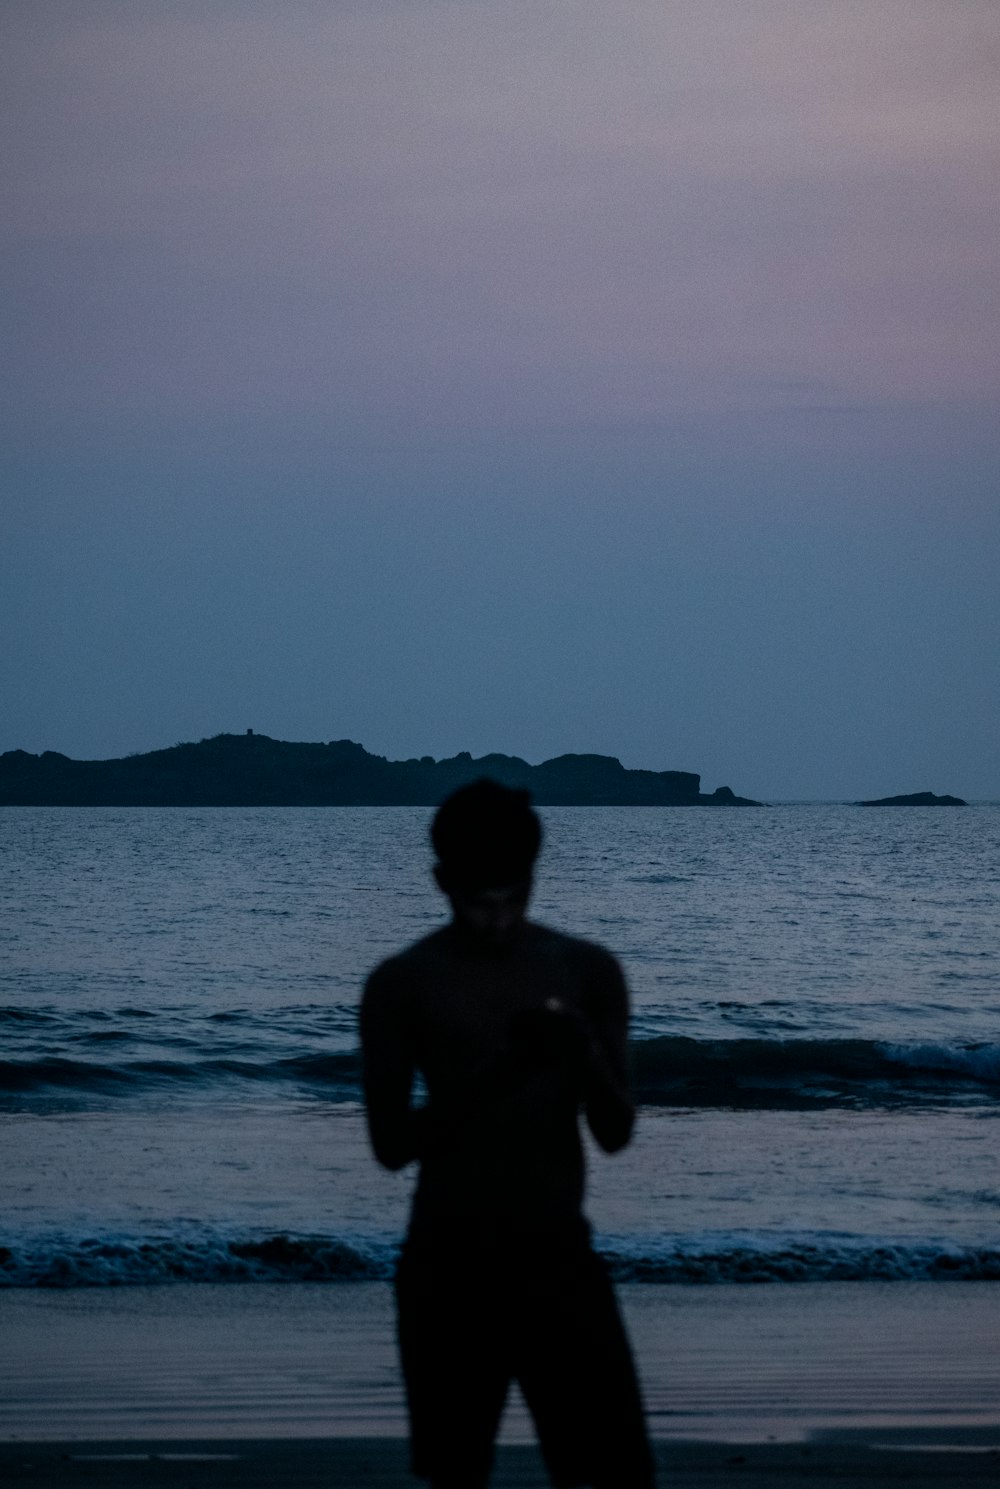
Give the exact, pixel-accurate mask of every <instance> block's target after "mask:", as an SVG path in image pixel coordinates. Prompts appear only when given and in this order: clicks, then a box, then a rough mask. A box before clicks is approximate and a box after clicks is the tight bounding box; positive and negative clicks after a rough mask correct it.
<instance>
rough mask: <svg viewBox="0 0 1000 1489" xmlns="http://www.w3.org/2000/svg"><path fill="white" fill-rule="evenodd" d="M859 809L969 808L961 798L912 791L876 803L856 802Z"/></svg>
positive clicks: (931, 792)
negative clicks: (908, 793) (907, 794)
mask: <svg viewBox="0 0 1000 1489" xmlns="http://www.w3.org/2000/svg"><path fill="white" fill-rule="evenodd" d="M854 805H855V806H858V807H967V806H968V805H969V803H968V802H967V801H963V800H962V798H961V797H960V796H935V795H934V792H933V791H912V792H911V793H910V795H909V796H879V797H878V798H877V799H876V800H874V801H856V802H855V803H854Z"/></svg>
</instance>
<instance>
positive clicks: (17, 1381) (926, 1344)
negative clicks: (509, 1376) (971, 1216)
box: [0, 1283, 1000, 1489]
mask: <svg viewBox="0 0 1000 1489" xmlns="http://www.w3.org/2000/svg"><path fill="white" fill-rule="evenodd" d="M621 1294H622V1302H623V1307H624V1310H625V1313H626V1315H627V1317H628V1320H629V1324H630V1327H631V1329H632V1333H633V1338H634V1341H635V1346H636V1350H637V1354H638V1356H639V1359H640V1364H641V1366H642V1370H643V1378H644V1384H645V1390H646V1398H647V1408H648V1412H649V1420H650V1426H651V1430H652V1433H653V1436H654V1438H655V1439H656V1452H657V1455H658V1459H659V1463H660V1466H661V1473H660V1480H661V1483H663V1484H664V1485H670V1486H672V1489H684V1486H686V1485H691V1486H694V1485H701V1486H705V1489H709V1486H715V1485H727V1486H730V1489H742V1486H751V1485H752V1486H758V1489H759V1486H762V1485H772V1484H777V1485H783V1486H787V1489H796V1486H798V1485H799V1484H816V1483H825V1482H831V1483H833V1482H836V1483H845V1484H846V1483H848V1482H850V1483H851V1484H853V1485H857V1486H859V1489H864V1486H865V1485H868V1484H871V1485H875V1484H882V1483H890V1484H916V1483H926V1484H936V1485H941V1486H947V1489H952V1486H954V1489H958V1486H962V1485H966V1484H976V1483H986V1482H993V1483H997V1482H1000V1380H998V1372H1000V1367H998V1365H997V1362H996V1358H995V1354H996V1351H995V1347H994V1341H995V1338H996V1330H995V1322H996V1318H997V1314H998V1311H1000V1287H998V1286H997V1285H995V1284H989V1283H986V1284H976V1285H962V1284H956V1285H951V1284H942V1285H939V1286H930V1287H929V1286H926V1285H924V1286H920V1285H913V1286H908V1285H906V1284H890V1285H885V1286H880V1285H877V1284H874V1285H873V1284H845V1285H838V1284H819V1285H809V1284H801V1285H798V1286H795V1287H788V1288H775V1287H768V1286H743V1287H739V1286H731V1287H713V1288H692V1287H658V1286H642V1285H632V1286H627V1287H623V1288H622V1289H621ZM0 1330H2V1333H3V1337H4V1340H5V1352H4V1353H5V1358H4V1361H3V1363H2V1365H0V1481H2V1482H4V1483H11V1484H17V1485H21V1484H24V1485H28V1484H31V1485H36V1486H38V1489H74V1486H77V1485H80V1486H84V1485H95V1486H105V1485H107V1486H120V1489H152V1486H159V1485H164V1486H169V1489H174V1486H176V1489H216V1486H218V1489H227V1486H232V1489H265V1486H266V1489H272V1486H278V1485H282V1486H285V1485H287V1486H293V1485H294V1486H300V1485H301V1486H309V1485H312V1484H316V1485H319V1484H321V1483H322V1484H323V1485H325V1486H328V1489H341V1486H342V1489H358V1486H362V1485H370V1486H373V1489H374V1486H385V1489H389V1486H403V1485H406V1484H410V1483H414V1484H415V1483H416V1482H417V1481H416V1480H413V1479H411V1477H410V1476H409V1473H408V1469H407V1445H406V1440H405V1431H406V1421H405V1413H404V1410H403V1402H402V1394H401V1391H400V1387H399V1379H398V1370H397V1366H396V1361H395V1351H394V1347H393V1342H392V1313H391V1296H390V1292H389V1289H388V1287H387V1286H385V1285H383V1284H371V1283H368V1284H357V1285H351V1284H344V1285H338V1286H333V1287H330V1286H325V1287H324V1286H322V1285H320V1286H308V1285H305V1286H299V1287H280V1286H278V1287H266V1286H260V1287H253V1288H246V1287H198V1286H184V1285H179V1286H176V1287H161V1288H121V1289H104V1288H101V1289H82V1290H71V1291H68V1292H67V1291H59V1290H53V1289H40V1290H11V1291H9V1292H7V1293H6V1294H5V1295H3V1296H0ZM493 1482H494V1485H495V1489H504V1486H515V1485H516V1486H519V1489H542V1486H544V1485H545V1484H546V1483H547V1478H546V1475H545V1473H544V1470H543V1468H542V1466H541V1464H540V1461H539V1459H538V1456H537V1453H536V1451H535V1448H534V1446H533V1443H532V1433H531V1426H530V1422H529V1421H528V1420H527V1417H526V1414H525V1412H524V1408H523V1406H522V1405H521V1403H520V1401H519V1400H518V1399H517V1397H516V1396H515V1397H514V1399H512V1401H511V1403H510V1405H509V1408H508V1412H507V1415H506V1418H505V1422H504V1427H503V1432H502V1438H501V1446H500V1449H499V1452H498V1457H497V1466H496V1471H495V1474H494V1481H493Z"/></svg>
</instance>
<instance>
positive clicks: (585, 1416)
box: [396, 1236, 653, 1489]
mask: <svg viewBox="0 0 1000 1489" xmlns="http://www.w3.org/2000/svg"><path fill="white" fill-rule="evenodd" d="M460 1245H461V1242H460V1240H459V1239H458V1238H456V1242H455V1245H454V1249H452V1250H447V1249H445V1248H442V1247H441V1246H440V1245H438V1244H435V1245H434V1246H433V1247H432V1246H431V1245H429V1244H428V1242H427V1241H426V1240H423V1239H421V1240H420V1241H416V1240H415V1239H413V1238H411V1239H410V1240H408V1241H407V1243H406V1246H405V1247H404V1249H403V1254H402V1257H401V1259H400V1263H399V1268H398V1271H397V1275H396V1301H397V1318H398V1328H399V1347H400V1355H401V1359H402V1366H403V1375H404V1379H405V1382H406V1393H407V1404H408V1407H409V1413H410V1434H411V1436H410V1441H411V1453H412V1467H413V1472H414V1473H415V1474H416V1475H417V1476H418V1477H420V1478H425V1479H430V1480H431V1481H432V1483H433V1484H434V1485H435V1486H442V1489H443V1486H448V1485H454V1486H456V1489H459V1486H460V1489H479V1486H481V1485H485V1484H486V1483H487V1481H488V1479H489V1474H490V1469H491V1467H492V1463H493V1443H494V1439H495V1437H496V1433H497V1428H498V1426H499V1422H500V1417H501V1414H502V1412H503V1407H504V1402H505V1400H506V1397H507V1392H508V1389H509V1386H510V1383H511V1381H517V1383H518V1384H519V1386H520V1388H521V1392H522V1394H523V1396H524V1399H525V1401H526V1403H527V1405H528V1409H529V1410H530V1412H531V1415H532V1418H533V1419H534V1423H535V1429H536V1431H537V1433H538V1441H539V1446H540V1448H541V1451H542V1456H543V1458H544V1459H545V1463H546V1466H547V1468H548V1471H549V1475H550V1477H551V1479H552V1483H553V1484H554V1485H557V1486H561V1489H570V1486H576V1485H597V1486H601V1489H610V1486H612V1485H614V1486H616V1489H648V1486H651V1485H652V1483H653V1467H652V1457H651V1453H650V1449H649V1443H648V1439H647V1436H646V1428H645V1422H644V1418H643V1411H642V1402H641V1399H640V1395H639V1387H638V1382H637V1380H636V1375H635V1369H634V1366H633V1363H632V1355H631V1351H630V1349H629V1344H628V1339H627V1338H626V1335H625V1330H624V1327H623V1325H622V1321H621V1318H620V1316H619V1313H618V1307H617V1304H616V1302H615V1297H614V1293H613V1291H612V1287H611V1282H610V1279H609V1278H608V1275H607V1271H606V1268H605V1266H604V1263H603V1261H602V1260H601V1259H600V1257H598V1256H596V1255H595V1254H594V1252H593V1251H592V1250H591V1249H590V1245H589V1240H588V1239H587V1238H586V1237H585V1236H583V1237H581V1238H579V1239H578V1238H577V1237H576V1236H574V1237H573V1239H572V1241H571V1242H570V1243H569V1244H566V1243H565V1242H564V1241H563V1242H560V1243H559V1244H555V1243H553V1242H552V1241H550V1240H549V1239H548V1238H546V1241H545V1242H543V1243H541V1244H538V1243H537V1240H536V1244H532V1243H531V1242H530V1241H522V1242H521V1244H519V1245H511V1244H500V1243H499V1242H495V1243H492V1244H485V1245H484V1244H478V1245H476V1246H475V1248H474V1249H473V1250H471V1251H468V1250H466V1251H461V1250H460Z"/></svg>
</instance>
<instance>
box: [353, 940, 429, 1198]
mask: <svg viewBox="0 0 1000 1489" xmlns="http://www.w3.org/2000/svg"><path fill="white" fill-rule="evenodd" d="M361 1058H362V1070H363V1078H364V1091H365V1109H366V1113H367V1117H368V1136H369V1138H370V1140H371V1145H372V1148H373V1150H374V1153H375V1157H376V1158H377V1159H378V1161H379V1163H381V1164H382V1165H383V1167H384V1168H388V1169H399V1168H402V1167H403V1166H404V1165H405V1164H407V1163H410V1162H412V1161H413V1160H414V1159H415V1158H419V1157H420V1151H421V1141H420V1139H421V1129H422V1121H421V1118H422V1115H423V1114H422V1112H420V1111H417V1110H415V1109H414V1108H413V1107H412V1106H411V1105H410V1097H411V1095H412V1092H413V1076H414V1064H413V1056H412V1053H411V1051H410V1048H409V1042H408V1040H407V1038H406V1030H405V1025H404V1020H403V1018H402V1017H401V1013H400V1006H399V991H398V987H397V986H396V985H395V979H394V977H393V975H392V973H391V971H389V970H388V968H387V967H386V966H385V965H383V966H381V967H377V968H376V970H375V971H374V972H373V973H372V975H371V977H369V979H368V982H367V984H366V985H365V991H364V994H363V996H362V999H361Z"/></svg>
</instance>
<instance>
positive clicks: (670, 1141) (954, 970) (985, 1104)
mask: <svg viewBox="0 0 1000 1489" xmlns="http://www.w3.org/2000/svg"><path fill="white" fill-rule="evenodd" d="M542 815H543V817H544V822H545V832H546V844H545V850H544V855H543V858H542V861H541V864H540V870H539V875H538V882H537V889H536V895H535V901H534V905H533V911H532V913H533V914H534V915H535V917H536V918H537V919H539V920H541V921H543V922H546V923H548V924H551V925H553V926H556V927H558V928H561V929H565V930H568V931H571V932H574V933H577V934H580V935H584V936H588V937H590V938H592V939H595V940H599V941H601V942H603V943H604V944H605V945H607V946H609V947H610V948H611V949H612V950H613V951H615V952H616V954H617V955H618V956H619V957H620V958H621V959H622V961H623V964H624V966H625V968H626V972H627V975H628V979H629V983H630V986H631V990H632V998H633V1028H632V1054H633V1065H634V1071H635V1080H636V1088H637V1092H638V1095H639V1099H640V1103H641V1110H640V1121H639V1124H638V1128H637V1134H636V1138H635V1141H634V1142H633V1144H632V1145H631V1147H630V1148H629V1150H627V1151H626V1152H625V1153H623V1154H621V1155H618V1156H617V1157H615V1158H613V1159H610V1160H609V1159H606V1158H604V1157H602V1156H601V1155H598V1154H596V1153H592V1154H591V1164H590V1168H591V1172H590V1200H589V1213H590V1215H591V1218H592V1220H593V1222H594V1225H595V1230H596V1236H597V1242H598V1244H599V1246H600V1247H601V1249H602V1250H603V1251H604V1252H605V1253H606V1254H607V1255H608V1257H609V1259H610V1260H611V1263H612V1266H613V1268H614V1270H615V1271H616V1273H617V1275H618V1276H619V1277H620V1278H622V1279H629V1280H633V1281H637V1282H683V1283H692V1284H697V1283H700V1284H712V1283H727V1282H733V1281H740V1282H742V1281H746V1282H755V1281H767V1282H776V1283H792V1282H802V1281H810V1282H822V1281H831V1282H836V1281H845V1280H872V1281H879V1280H882V1281H884V1280H887V1279H890V1280H891V1279H900V1280H902V1279H908V1280H910V1281H920V1282H928V1283H930V1282H937V1281H954V1280H966V1281H970V1282H972V1281H977V1280H989V1279H994V1280H995V1279H998V1278H1000V1174H998V1168H997V1138H998V1136H1000V1126H998V1122H1000V1035H998V1033H997V1030H998V1027H1000V1025H998V1015H1000V807H997V806H992V805H979V806H972V807H969V808H966V809H941V808H938V809H934V808H909V809H898V810H891V809H882V810H879V809H862V808H856V807H848V806H836V805H816V806H808V805H787V806H775V807H771V808H767V809H756V810H751V809H745V810H736V809H728V810H727V809H695V808H638V807H637V808H550V809H545V810H544V811H543V814H542ZM427 819H428V813H427V812H426V811H424V810H421V809H415V808H374V807H373V808H327V809H292V808H279V809H260V810H258V809H214V810H207V809H205V810H186V809H172V810H171V809H163V810H159V809H129V810H119V809H111V808H108V809H103V808H101V809H59V808H6V809H4V810H3V811H2V813H0V915H2V922H0V923H2V932H0V935H2V940H0V1031H2V1051H0V1145H2V1152H3V1160H4V1161H3V1178H2V1190H3V1204H2V1210H0V1285H6V1286H10V1287H32V1286H47V1287H59V1288H75V1287H89V1286H95V1285H106V1284H134V1285H138V1284H143V1285H149V1284H157V1285H158V1284H169V1283H172V1282H185V1281H186V1282H203V1283H214V1284H222V1283H232V1284H236V1283H242V1284H252V1283H271V1284H273V1283H276V1282H305V1281H310V1282H316V1281H323V1282H330V1283H337V1282H346V1281H358V1280H363V1279H366V1278H376V1279H377V1278H385V1277H387V1276H388V1275H390V1273H391V1269H392V1265H393V1258H394V1254H395V1248H396V1245H397V1243H398V1240H399V1236H400V1233H401V1230H402V1227H403V1225H404V1224H405V1216H406V1208H407V1202H408V1195H409V1191H410V1187H411V1183H412V1175H411V1174H409V1173H403V1174H395V1175H390V1174H385V1173H382V1172H380V1171H379V1170H378V1169H377V1167H376V1166H375V1164H374V1163H373V1161H372V1158H371V1155H370V1152H369V1150H368V1146H367V1142H366V1138H365V1132H364V1122H363V1113H362V1110H361V1106H360V1100H359V1086H358V1058H357V1027H356V1026H357V1008H358V1000H359V997H360V991H361V987H362V984H363V981H364V977H365V975H366V973H367V972H368V971H369V970H370V968H371V967H372V966H373V965H374V964H375V963H376V962H378V961H379V960H380V959H381V958H382V957H384V956H386V955H387V954H389V953H390V952H391V951H393V950H395V949H397V948H398V947H400V946H402V945H404V944H406V943H407V942H409V941H411V940H413V939H415V938H416V937H418V936H421V935H423V934H426V933H427V932H428V931H430V930H432V929H433V928H434V927H435V926H437V925H439V924H440V923H441V922H442V919H443V915H444V906H443V904H442V902H441V899H440V896H439V895H438V893H437V891H436V890H435V888H434V886H433V883H432V881H431V878H430V875H429V849H428V842H427ZM461 1243H462V1238H461V1237H456V1238H455V1244H456V1245H461Z"/></svg>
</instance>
